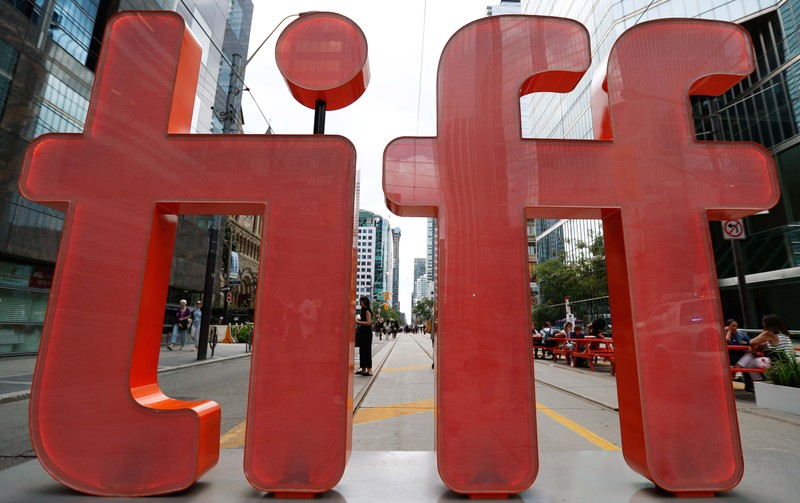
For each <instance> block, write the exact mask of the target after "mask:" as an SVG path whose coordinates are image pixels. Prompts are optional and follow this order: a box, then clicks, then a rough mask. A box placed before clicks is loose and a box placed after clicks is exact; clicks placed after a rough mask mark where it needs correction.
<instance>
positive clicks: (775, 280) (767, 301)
mask: <svg viewBox="0 0 800 503" xmlns="http://www.w3.org/2000/svg"><path fill="white" fill-rule="evenodd" d="M522 7H523V8H522V10H523V12H524V13H526V14H536V15H547V16H558V17H566V18H571V19H574V20H577V21H579V22H581V23H582V24H583V25H584V26H586V28H587V30H588V31H589V34H590V36H591V50H592V65H591V68H590V69H589V71H588V72H587V74H586V75H585V76H584V78H583V79H582V80H581V81H580V82H579V83H578V85H577V86H576V88H575V90H574V91H572V92H570V93H567V94H552V93H541V94H536V95H533V97H532V99H531V100H530V101H529V102H528V103H529V110H528V111H527V114H528V116H529V121H528V124H530V125H531V126H530V129H529V130H528V131H527V134H526V136H528V137H534V138H583V139H591V138H593V132H592V126H591V111H590V107H589V98H590V82H591V78H592V75H593V74H594V71H595V70H596V69H597V65H598V64H600V62H602V61H603V60H604V59H605V57H606V56H607V55H608V53H609V52H610V50H611V47H612V46H613V44H614V42H615V41H616V39H617V38H618V37H619V36H620V35H621V34H622V33H623V32H624V31H625V30H627V29H629V28H631V27H632V26H634V25H635V24H637V23H641V22H644V21H648V20H653V19H660V18H667V17H693V18H701V19H715V20H720V21H730V22H736V23H739V24H741V25H742V26H743V27H744V28H746V29H747V30H748V31H749V32H750V35H751V37H752V39H753V46H754V49H755V55H756V61H757V63H756V66H757V67H756V70H755V72H754V73H753V74H752V75H750V76H749V77H747V78H745V79H744V80H742V81H741V82H740V83H738V84H737V85H735V86H734V87H733V88H732V89H731V90H730V91H728V92H727V93H725V94H724V95H722V96H720V97H712V98H709V97H693V98H692V99H691V107H692V112H693V117H694V119H695V126H696V133H697V139H698V140H699V141H704V140H715V141H755V142H758V143H761V144H762V145H764V146H765V147H767V148H768V149H770V151H771V152H772V153H773V155H774V156H775V159H776V161H777V166H778V174H779V179H780V184H781V201H780V202H779V203H778V205H777V206H776V207H775V208H773V209H771V210H770V211H769V212H768V214H763V215H755V216H751V217H748V218H747V219H745V226H746V229H747V236H748V237H747V239H746V240H745V241H743V242H742V243H741V247H742V255H743V259H744V269H745V270H744V274H745V277H746V285H747V293H748V296H747V298H748V304H749V307H748V310H747V311H748V312H747V318H748V320H751V321H750V326H749V327H748V328H756V327H755V325H756V323H757V321H756V320H758V319H760V317H761V316H762V315H764V314H767V313H776V314H778V315H780V316H781V317H782V318H783V319H784V320H785V321H786V322H787V323H788V324H789V325H790V326H791V327H795V328H796V327H797V326H798V325H800V312H798V311H797V310H796V309H794V307H795V306H794V304H795V303H796V302H795V299H797V298H798V297H800V295H798V294H800V266H798V259H800V209H796V208H800V171H799V170H798V166H800V163H798V161H800V149H798V144H800V135H798V112H800V104H799V103H800V95H798V92H799V91H800V90H798V85H799V83H798V77H799V76H800V75H798V71H800V59H799V58H798V54H799V53H800V32H798V28H799V27H800V0H662V1H658V2H649V1H645V0H589V1H586V2H562V1H559V0H544V1H542V0H537V1H530V0H523V6H522ZM697 50H698V51H702V50H703V48H702V47H698V48H697ZM687 106H688V97H687ZM577 182H578V181H576V197H580V192H581V191H582V190H589V189H590V187H591V180H582V181H580V187H578V183H577ZM589 222H590V223H588V224H582V223H578V221H569V220H539V221H537V245H538V250H537V251H538V258H539V260H540V261H541V260H543V259H546V258H551V257H553V256H557V255H565V256H567V257H568V258H569V243H570V242H571V241H572V242H575V241H576V238H582V239H586V238H588V237H589V236H590V235H591V234H593V233H595V232H597V230H601V226H600V222H599V221H589ZM709 232H710V234H711V236H712V241H713V243H714V253H715V258H716V263H717V273H718V277H719V285H720V291H721V299H722V308H723V313H724V316H725V318H730V317H733V318H738V319H742V314H743V313H742V310H741V306H740V302H739V298H738V297H739V296H738V289H737V284H738V283H737V278H736V275H735V272H734V263H733V258H732V251H731V250H732V245H731V243H730V242H728V241H724V240H723V239H722V233H721V228H720V225H719V223H718V222H711V225H710V229H709Z"/></svg>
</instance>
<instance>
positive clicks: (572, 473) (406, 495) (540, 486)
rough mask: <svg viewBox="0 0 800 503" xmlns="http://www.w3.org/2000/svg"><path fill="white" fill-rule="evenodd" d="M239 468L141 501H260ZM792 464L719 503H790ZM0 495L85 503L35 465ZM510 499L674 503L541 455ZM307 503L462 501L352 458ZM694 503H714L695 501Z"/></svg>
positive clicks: (415, 472) (775, 462)
mask: <svg viewBox="0 0 800 503" xmlns="http://www.w3.org/2000/svg"><path fill="white" fill-rule="evenodd" d="M242 460H243V451H242V450H241V449H224V450H223V451H222V454H221V457H220V462H219V465H217V466H216V467H215V468H214V469H212V470H211V471H210V472H209V473H208V474H206V475H205V476H204V477H203V478H202V479H201V480H200V482H198V483H197V484H195V485H194V486H193V487H191V488H190V489H187V490H186V491H183V492H181V493H178V494H173V495H169V496H164V497H154V498H147V501H148V503H152V502H158V501H162V500H163V501H169V502H171V503H175V502H180V501H192V502H193V503H197V502H218V501H229V502H236V501H263V493H261V492H259V491H257V490H255V489H253V488H252V487H251V486H250V485H249V484H248V483H247V480H246V479H245V476H244V473H243V472H242ZM798 460H799V458H798V454H797V453H790V452H757V453H755V454H753V455H750V456H748V458H747V459H746V466H747V468H746V473H745V476H744V480H743V481H742V483H741V484H740V485H739V486H738V487H737V488H736V489H734V490H733V491H730V492H729V493H727V494H726V495H725V497H724V499H725V501H726V503H732V502H742V503H743V502H751V501H794V500H795V498H796V496H797V494H798V493H800V482H798V478H797V477H794V476H792V473H790V472H793V471H794V470H795V468H796V467H797V466H798ZM132 469H133V467H132ZM0 487H2V488H3V493H2V496H0V500H2V501H9V502H28V501H39V502H41V501H47V502H52V501H55V502H69V503H73V502H83V503H85V502H86V501H88V500H87V498H89V499H92V498H91V497H87V496H86V495H83V494H79V493H76V492H74V491H72V490H70V489H67V488H66V487H63V486H61V485H60V484H58V483H57V482H55V481H54V480H53V479H51V478H50V477H49V476H48V475H47V474H46V473H45V471H44V470H43V469H42V467H41V465H39V463H38V461H31V462H28V463H25V464H22V465H19V466H16V467H14V468H10V469H8V470H4V471H1V472H0ZM271 499H272V500H273V501H276V500H277V499H276V498H271ZM512 499H515V500H516V501H528V502H548V501H562V502H581V503H583V502H586V501H626V502H636V503H645V502H649V501H660V500H670V501H674V497H673V496H671V495H669V494H667V493H665V492H662V491H659V490H657V489H655V488H654V486H653V484H652V483H651V482H649V481H647V480H645V479H644V478H643V477H640V476H639V475H637V474H635V473H634V472H633V471H631V470H630V469H629V468H628V467H627V466H626V465H625V461H624V460H623V459H622V453H621V452H618V451H617V452H605V451H578V452H575V451H571V452H563V453H545V454H543V455H542V457H541V469H540V471H539V476H538V477H537V479H536V482H535V483H534V484H533V486H532V487H531V488H530V489H528V490H527V491H525V492H523V493H521V494H519V495H518V496H514V497H512ZM97 501H100V499H97ZM114 501H125V499H114ZM130 501H137V502H139V503H141V501H142V500H141V499H133V498H131V499H130ZM294 501H296V500H294ZM313 501H336V502H345V501H347V502H351V503H353V502H369V503H383V502H403V503H406V502H409V501H415V502H442V501H466V499H465V497H464V496H462V495H459V494H456V493H454V492H452V491H449V490H448V489H447V488H446V487H445V486H444V484H442V482H441V480H440V479H439V475H438V473H437V471H436V457H435V453H433V452H430V451H426V452H408V451H392V452H374V451H355V452H353V453H352V455H351V457H350V462H349V463H348V465H347V470H346V471H345V474H344V477H343V478H342V481H341V482H340V483H339V485H337V486H336V487H335V488H334V490H332V491H330V492H327V493H324V494H321V495H318V496H316V497H315V498H314V500H313ZM693 501H718V499H714V498H707V499H706V498H700V499H694V500H693Z"/></svg>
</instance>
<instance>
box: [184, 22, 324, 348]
mask: <svg viewBox="0 0 800 503" xmlns="http://www.w3.org/2000/svg"><path fill="white" fill-rule="evenodd" d="M304 14H307V12H301V13H298V14H290V15H288V16H286V17H285V18H283V19H281V20H280V21H279V22H278V24H277V25H275V28H273V30H272V31H271V32H270V33H269V35H267V36H266V38H265V39H264V40H263V41H262V42H261V44H260V45H259V46H258V48H256V50H255V51H253V54H252V55H251V56H250V57H249V58H248V59H247V61H245V62H244V65H241V68H240V66H239V65H240V62H241V60H242V56H241V55H240V54H233V55H232V58H231V59H232V61H231V62H230V66H231V73H230V79H229V82H228V94H227V96H226V99H225V111H224V112H223V113H222V120H223V123H222V133H223V134H231V133H233V132H234V131H233V129H234V128H233V126H234V124H236V118H237V117H238V116H239V113H238V110H237V109H236V95H237V94H239V93H240V90H239V82H241V83H242V86H244V79H243V78H242V76H241V72H243V71H244V69H245V68H247V65H248V64H249V63H250V61H252V59H253V57H254V56H255V55H256V54H257V53H258V51H259V50H261V48H262V47H263V46H264V44H266V43H267V40H269V38H270V37H271V36H272V35H273V34H274V33H275V31H277V29H278V28H279V27H280V26H281V24H283V22H284V21H286V20H287V19H289V18H291V17H295V16H302V15H304ZM223 58H224V54H223ZM323 114H324V111H323ZM322 121H323V126H322V127H323V129H324V127H325V126H324V116H323V119H322ZM315 127H316V119H315ZM237 130H238V128H237ZM271 130H272V128H271V127H270V128H269V129H268V130H267V133H269V132H271ZM221 223H222V217H221V216H220V215H214V216H213V218H212V220H211V226H210V228H209V240H208V254H207V256H206V276H205V284H204V286H203V307H202V313H203V314H202V317H201V322H200V334H199V336H198V339H199V340H198V341H197V344H198V348H197V359H198V360H205V359H207V357H208V331H209V326H210V325H211V322H210V320H211V307H212V305H213V302H212V301H213V298H214V275H215V274H216V271H217V247H218V245H219V230H220V227H221ZM228 252H229V255H230V246H229V250H228ZM229 260H230V259H228V260H226V264H225V278H226V279H225V282H226V286H227V287H229V285H227V283H228V281H229V280H228V279H227V277H228V262H229ZM227 319H228V297H227V295H226V296H225V308H224V321H225V322H227Z"/></svg>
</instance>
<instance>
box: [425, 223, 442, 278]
mask: <svg viewBox="0 0 800 503" xmlns="http://www.w3.org/2000/svg"><path fill="white" fill-rule="evenodd" d="M437 235H438V232H437V231H436V219H435V218H429V219H428V230H427V256H426V261H425V276H426V277H427V278H428V288H430V287H431V286H433V288H434V290H435V288H436V279H437V274H436V267H437V266H438V264H437V259H438V254H439V250H438V245H437V242H436V239H437Z"/></svg>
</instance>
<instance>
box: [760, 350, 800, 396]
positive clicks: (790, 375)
mask: <svg viewBox="0 0 800 503" xmlns="http://www.w3.org/2000/svg"><path fill="white" fill-rule="evenodd" d="M766 376H767V379H769V380H770V381H771V382H772V383H773V384H777V385H779V386H790V387H792V388H800V362H798V361H797V358H795V357H794V356H789V355H787V354H786V353H778V354H777V355H775V357H774V358H773V361H772V366H771V367H770V368H769V369H767V372H766Z"/></svg>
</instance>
